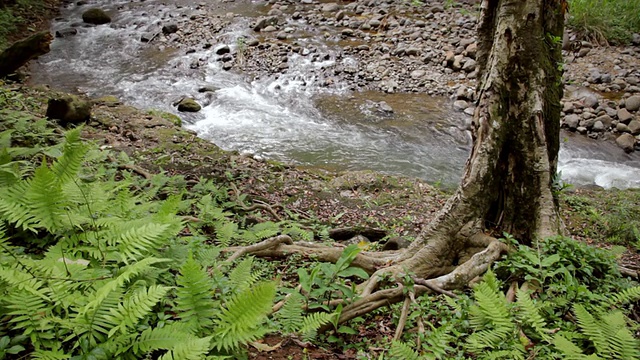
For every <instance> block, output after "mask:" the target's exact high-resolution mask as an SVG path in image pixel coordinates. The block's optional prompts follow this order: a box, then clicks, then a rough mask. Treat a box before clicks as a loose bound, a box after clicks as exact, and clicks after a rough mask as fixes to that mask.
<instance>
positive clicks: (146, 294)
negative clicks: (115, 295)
mask: <svg viewBox="0 0 640 360" xmlns="http://www.w3.org/2000/svg"><path fill="white" fill-rule="evenodd" d="M168 290H169V287H166V286H160V285H152V286H150V287H149V288H148V289H146V288H144V287H143V288H140V289H137V290H136V291H135V292H134V293H133V294H132V295H131V296H129V297H128V298H127V299H125V301H124V302H123V303H121V304H118V307H117V309H111V316H110V317H108V318H106V319H105V321H108V322H110V323H112V324H114V325H115V326H114V327H113V328H112V329H111V330H110V331H109V334H108V337H111V336H113V334H115V333H116V332H117V331H122V333H123V334H126V330H127V329H128V328H134V327H135V326H136V325H137V324H138V321H139V320H140V319H142V318H144V317H145V316H147V315H149V314H150V313H151V308H152V307H153V306H155V305H156V304H157V303H158V302H159V301H160V300H162V299H163V298H164V296H165V294H166V293H167V291H168Z"/></svg>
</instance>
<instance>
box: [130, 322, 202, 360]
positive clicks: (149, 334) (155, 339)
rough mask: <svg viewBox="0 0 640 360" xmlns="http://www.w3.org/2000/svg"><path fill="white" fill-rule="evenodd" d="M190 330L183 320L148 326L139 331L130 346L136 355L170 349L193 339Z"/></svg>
mask: <svg viewBox="0 0 640 360" xmlns="http://www.w3.org/2000/svg"><path fill="white" fill-rule="evenodd" d="M190 331H191V329H190V327H189V325H188V324H186V323H183V322H176V323H171V324H168V325H165V326H164V327H161V328H158V327H156V328H148V329H145V330H144V331H143V332H142V333H140V336H139V337H138V339H136V340H135V341H134V342H133V344H132V348H133V351H134V352H135V353H136V354H137V355H142V354H145V353H148V352H150V351H153V350H171V349H173V348H174V347H176V346H177V345H178V344H180V343H183V342H187V341H190V340H193V339H195V338H196V337H195V336H194V335H192V334H191V333H190Z"/></svg>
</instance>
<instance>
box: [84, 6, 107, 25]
mask: <svg viewBox="0 0 640 360" xmlns="http://www.w3.org/2000/svg"><path fill="white" fill-rule="evenodd" d="M82 21H84V22H86V23H87V24H93V25H101V24H107V23H110V22H111V17H110V16H109V15H108V14H107V13H106V12H104V10H102V9H98V8H91V9H89V10H87V11H85V12H83V13H82Z"/></svg>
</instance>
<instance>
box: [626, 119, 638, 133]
mask: <svg viewBox="0 0 640 360" xmlns="http://www.w3.org/2000/svg"><path fill="white" fill-rule="evenodd" d="M627 126H628V127H629V131H630V132H631V135H640V121H638V120H631V121H630V122H629V125H627Z"/></svg>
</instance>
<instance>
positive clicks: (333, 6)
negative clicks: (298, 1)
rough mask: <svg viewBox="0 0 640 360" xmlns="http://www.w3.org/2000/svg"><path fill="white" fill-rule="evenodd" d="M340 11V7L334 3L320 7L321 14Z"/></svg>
mask: <svg viewBox="0 0 640 360" xmlns="http://www.w3.org/2000/svg"><path fill="white" fill-rule="evenodd" d="M338 10H340V5H338V4H336V3H327V4H324V5H323V6H322V11H323V12H336V11H338Z"/></svg>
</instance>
